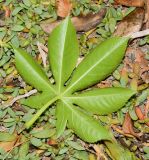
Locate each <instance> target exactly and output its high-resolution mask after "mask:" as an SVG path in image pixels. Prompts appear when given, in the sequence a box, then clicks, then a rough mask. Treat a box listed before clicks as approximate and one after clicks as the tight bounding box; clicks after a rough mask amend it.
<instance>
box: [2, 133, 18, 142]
mask: <svg viewBox="0 0 149 160" xmlns="http://www.w3.org/2000/svg"><path fill="white" fill-rule="evenodd" d="M15 139H16V135H15V134H10V133H7V132H0V141H1V142H9V141H13V140H15Z"/></svg>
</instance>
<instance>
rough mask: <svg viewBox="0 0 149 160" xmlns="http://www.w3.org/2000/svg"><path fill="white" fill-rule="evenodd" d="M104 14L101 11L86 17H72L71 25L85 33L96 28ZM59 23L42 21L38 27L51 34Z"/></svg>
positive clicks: (102, 10)
mask: <svg viewBox="0 0 149 160" xmlns="http://www.w3.org/2000/svg"><path fill="white" fill-rule="evenodd" d="M105 14H106V9H101V10H100V11H99V12H98V13H96V14H88V15H86V16H79V17H72V18H71V20H72V23H73V25H74V26H75V28H76V30H77V31H78V32H86V31H89V30H91V29H92V28H94V27H96V26H97V25H98V24H99V23H100V22H101V20H102V19H103V17H104V16H105ZM60 23H61V20H59V21H55V22H52V23H51V22H48V21H43V22H42V23H41V24H40V26H41V28H42V29H43V30H44V31H45V32H46V33H51V32H52V30H53V29H54V28H55V27H56V26H58V25H59V24H60Z"/></svg>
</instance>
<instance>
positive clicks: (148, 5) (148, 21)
mask: <svg viewBox="0 0 149 160" xmlns="http://www.w3.org/2000/svg"><path fill="white" fill-rule="evenodd" d="M145 15H146V16H145V21H146V26H145V28H146V29H147V28H149V0H146V14H145Z"/></svg>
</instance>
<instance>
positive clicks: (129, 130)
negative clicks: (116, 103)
mask: <svg viewBox="0 0 149 160" xmlns="http://www.w3.org/2000/svg"><path fill="white" fill-rule="evenodd" d="M122 128H123V132H124V133H126V134H131V135H133V136H135V137H139V136H138V134H137V133H135V132H134V129H133V122H132V120H131V117H130V115H129V113H128V112H127V113H126V115H125V119H124V123H123V126H122Z"/></svg>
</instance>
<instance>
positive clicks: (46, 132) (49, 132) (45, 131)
mask: <svg viewBox="0 0 149 160" xmlns="http://www.w3.org/2000/svg"><path fill="white" fill-rule="evenodd" d="M30 133H31V135H32V136H34V137H36V138H50V137H51V136H53V135H54V133H55V130H54V129H50V128H42V129H39V130H38V129H37V130H32V131H31V132H30Z"/></svg>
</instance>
